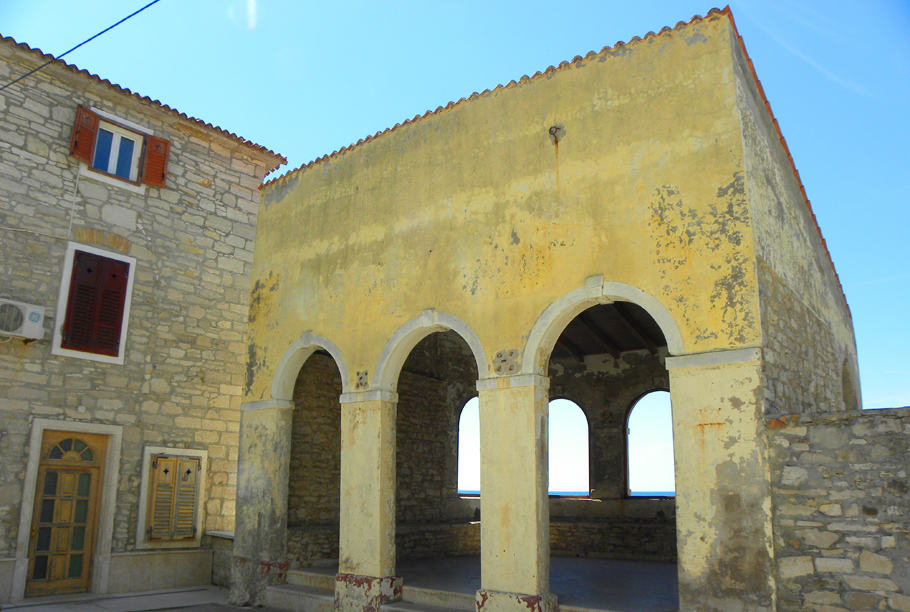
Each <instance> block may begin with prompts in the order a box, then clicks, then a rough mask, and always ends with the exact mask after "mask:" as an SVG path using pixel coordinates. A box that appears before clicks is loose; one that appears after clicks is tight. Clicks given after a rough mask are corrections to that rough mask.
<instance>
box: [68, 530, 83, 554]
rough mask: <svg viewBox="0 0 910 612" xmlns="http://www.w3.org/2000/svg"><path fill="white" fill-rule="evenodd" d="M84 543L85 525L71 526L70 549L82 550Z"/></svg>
mask: <svg viewBox="0 0 910 612" xmlns="http://www.w3.org/2000/svg"><path fill="white" fill-rule="evenodd" d="M84 545H85V527H73V542H72V546H70V548H71V549H72V550H82V547H83V546H84Z"/></svg>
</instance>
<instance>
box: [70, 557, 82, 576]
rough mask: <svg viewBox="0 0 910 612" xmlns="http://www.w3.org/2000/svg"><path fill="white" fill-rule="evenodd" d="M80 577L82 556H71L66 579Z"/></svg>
mask: <svg viewBox="0 0 910 612" xmlns="http://www.w3.org/2000/svg"><path fill="white" fill-rule="evenodd" d="M81 575H82V555H72V556H71V557H70V571H69V575H68V576H67V577H68V578H78V577H79V576H81Z"/></svg>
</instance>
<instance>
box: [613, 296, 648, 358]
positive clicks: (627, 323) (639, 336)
mask: <svg viewBox="0 0 910 612" xmlns="http://www.w3.org/2000/svg"><path fill="white" fill-rule="evenodd" d="M613 306H614V308H613V309H614V310H615V311H616V314H617V316H618V320H619V324H620V325H622V326H623V328H625V330H626V331H627V332H629V333H630V334H631V335H632V336H633V337H634V338H635V339H636V340H638V341H639V342H641V343H642V344H643V345H644V346H645V348H646V349H648V352H650V353H651V354H652V355H656V354H657V345H656V344H654V342H653V341H652V340H651V339H650V338H648V336H647V334H645V333H644V332H643V331H639V329H638V326H637V325H636V324H635V322H634V321H632V319H631V318H630V317H629V316H628V315H627V314H626V313H624V312H623V311H622V310H620V309H619V308H617V307H616V304H614V305H613Z"/></svg>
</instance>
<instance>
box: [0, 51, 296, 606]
mask: <svg viewBox="0 0 910 612" xmlns="http://www.w3.org/2000/svg"><path fill="white" fill-rule="evenodd" d="M50 59H51V57H50V56H46V55H44V54H43V53H42V52H40V51H38V50H36V49H31V48H29V47H28V46H27V45H25V44H17V43H16V41H14V40H12V39H10V38H4V39H2V40H0V80H2V81H3V82H4V83H6V82H9V81H11V80H12V79H14V78H16V77H18V76H19V75H22V74H25V73H26V72H28V71H29V70H31V69H33V68H35V67H37V66H39V65H40V64H42V63H44V62H45V61H47V60H50ZM284 161H285V160H284V158H283V157H282V156H280V155H278V154H275V153H273V152H272V151H269V150H268V149H266V148H264V147H262V146H259V145H257V144H255V143H252V142H249V141H247V140H245V139H243V138H240V137H238V136H236V135H235V134H232V133H230V132H228V131H226V130H223V129H221V128H218V127H216V126H213V125H210V124H207V123H205V122H203V121H200V120H198V119H193V118H191V117H187V116H186V115H184V114H182V113H180V112H179V111H176V110H174V109H172V108H170V107H168V106H166V105H164V104H162V103H160V102H158V101H156V100H152V99H150V98H147V97H142V96H139V95H137V94H135V93H133V92H131V91H129V90H126V89H123V88H121V87H118V86H117V85H114V84H112V83H110V82H108V81H106V80H102V79H101V78H99V77H97V76H95V75H92V74H89V73H88V72H85V71H83V70H79V69H77V68H76V67H74V66H71V65H69V64H66V63H65V62H63V61H59V60H58V61H53V62H52V63H51V64H50V65H48V66H46V67H44V68H43V69H41V70H40V71H39V72H37V73H35V74H33V75H31V76H29V77H28V78H27V79H25V80H23V81H21V82H19V83H16V84H15V85H12V86H11V87H8V88H6V89H5V90H4V91H3V92H2V93H0V329H2V332H0V601H10V600H13V601H15V600H20V599H22V598H23V597H25V596H34V595H46V594H55V593H67V592H78V591H91V592H97V593H105V592H123V591H135V590H147V589H150V588H166V587H175V586H183V585H187V584H208V583H210V582H211V580H212V558H213V551H212V549H213V546H216V544H217V541H218V540H219V536H225V535H229V534H230V532H231V531H232V530H233V525H234V503H235V502H234V491H235V482H236V470H237V468H236V464H237V445H238V435H239V434H238V430H239V422H240V400H241V386H242V383H243V378H244V367H243V363H242V359H238V355H243V354H244V353H245V350H246V343H245V334H246V325H247V310H248V305H249V286H250V273H251V261H252V253H253V246H252V245H253V238H254V231H255V227H256V215H257V210H258V205H259V191H258V188H259V186H260V184H261V182H262V178H263V177H264V176H265V175H266V174H267V173H268V172H269V171H270V170H273V169H275V168H276V167H277V166H278V165H280V164H282V163H284ZM213 539H214V540H215V541H216V542H215V543H213ZM221 541H222V542H226V544H225V545H226V546H229V544H230V540H229V539H228V540H221Z"/></svg>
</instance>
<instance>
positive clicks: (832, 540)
mask: <svg viewBox="0 0 910 612" xmlns="http://www.w3.org/2000/svg"><path fill="white" fill-rule="evenodd" d="M767 434H768V438H769V441H770V449H771V450H770V452H771V468H772V477H773V500H772V501H773V507H774V547H775V557H776V563H777V573H778V583H777V588H778V597H779V606H778V609H780V610H825V611H833V610H856V609H889V610H903V611H908V610H910V511H908V509H910V474H908V472H910V463H908V457H910V408H899V409H890V410H874V411H867V412H850V413H833V414H826V415H815V416H792V417H788V418H783V417H781V418H778V419H770V420H769V421H768V429H767Z"/></svg>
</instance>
